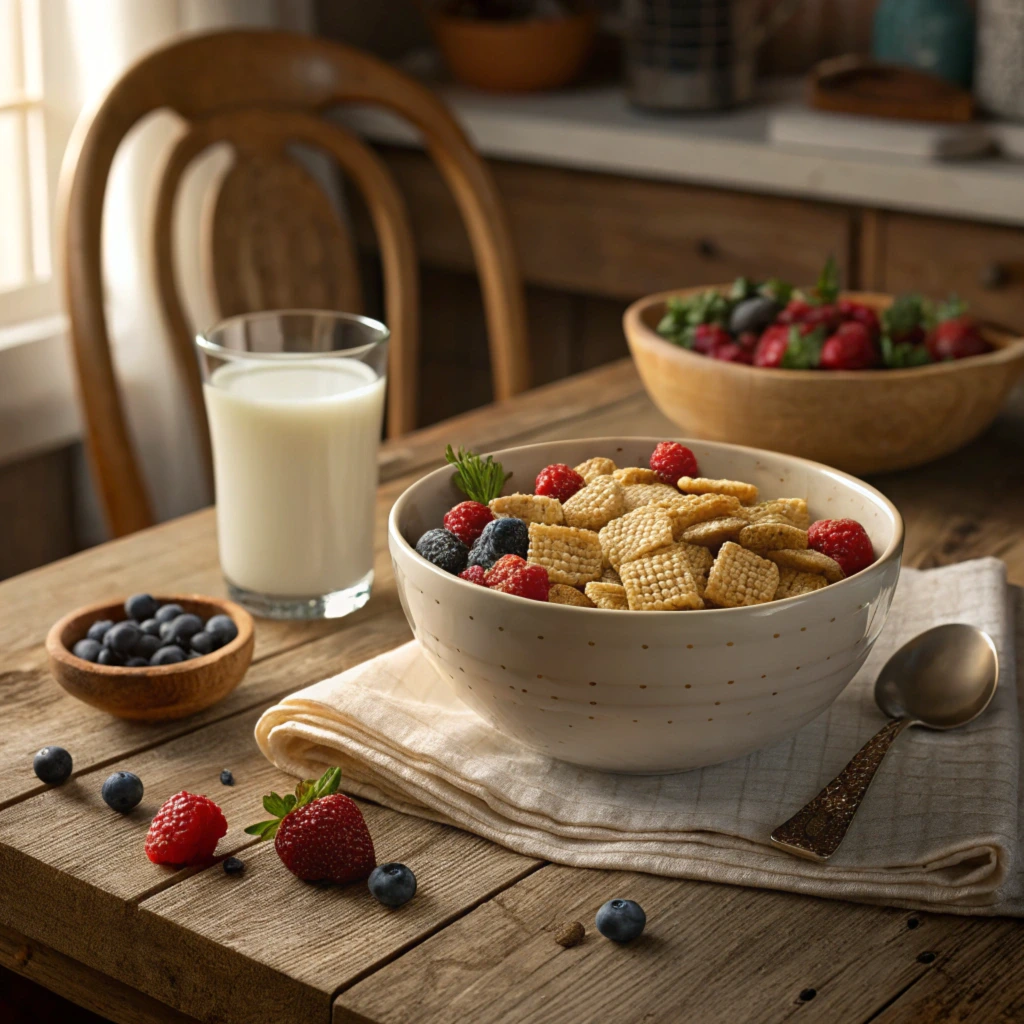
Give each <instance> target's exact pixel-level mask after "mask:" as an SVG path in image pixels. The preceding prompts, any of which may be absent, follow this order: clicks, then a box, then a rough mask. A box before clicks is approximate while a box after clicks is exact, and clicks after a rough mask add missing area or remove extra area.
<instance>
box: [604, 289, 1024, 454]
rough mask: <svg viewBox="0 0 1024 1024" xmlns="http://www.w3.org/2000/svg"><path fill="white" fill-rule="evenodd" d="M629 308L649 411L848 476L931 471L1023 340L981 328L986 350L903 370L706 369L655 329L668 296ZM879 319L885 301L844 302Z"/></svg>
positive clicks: (989, 408)
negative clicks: (868, 309)
mask: <svg viewBox="0 0 1024 1024" xmlns="http://www.w3.org/2000/svg"><path fill="white" fill-rule="evenodd" d="M703 290H704V289H701V288H691V289H686V290H683V291H673V292H662V293H660V294H658V295H650V296H648V297H647V298H645V299H640V300H639V301H637V302H634V303H633V305H631V306H630V307H629V309H627V310H626V313H625V315H624V317H623V326H624V328H625V332H626V338H627V340H628V341H629V348H630V351H631V352H632V355H633V360H634V362H635V363H636V367H637V370H638V371H639V373H640V378H641V380H642V381H643V383H644V387H645V388H646V389H647V393H648V394H649V395H650V396H651V399H652V400H653V402H654V404H655V405H656V406H657V407H658V408H659V409H660V410H661V411H662V412H663V413H664V414H665V415H666V416H667V417H668V418H669V419H670V420H672V422H673V423H676V424H678V426H679V428H680V431H681V433H682V434H684V435H690V436H694V437H703V438H707V439H709V440H712V441H729V442H731V443H733V444H742V445H750V446H753V447H758V448H770V449H773V450H774V451H779V452H787V453H788V454H791V455H800V456H803V457H804V458H807V459H814V460H815V461H816V462H825V463H828V464H829V465H831V466H836V467H838V468H839V469H843V470H845V471H846V472H848V473H858V474H863V473H881V472H886V471H889V470H896V469H907V468H909V467H910V466H919V465H922V464H923V463H925V462H931V461H932V460H933V459H937V458H939V457H940V456H942V455H947V454H948V453H949V452H952V451H955V450H956V449H957V448H960V447H962V446H963V445H965V444H967V443H968V442H969V441H971V440H973V439H974V438H975V437H977V436H978V434H980V433H981V432H982V431H983V430H984V429H985V428H986V427H987V426H988V425H989V424H990V423H991V422H992V420H993V419H995V416H996V413H998V411H999V407H1000V406H1001V405H1002V403H1003V400H1004V399H1005V398H1006V396H1007V394H1008V393H1009V391H1010V389H1011V388H1012V387H1013V385H1014V383H1015V382H1016V380H1017V379H1018V377H1019V376H1020V375H1021V373H1022V372H1024V339H1021V338H1018V337H1015V336H1014V335H1012V334H1010V333H1009V332H1007V331H1004V330H999V329H997V328H995V327H988V326H986V327H984V328H983V334H984V336H985V338H986V339H987V340H988V341H990V342H991V343H992V345H993V346H995V350H994V351H992V352H989V353H987V354H986V355H981V356H972V357H970V358H968V359H960V360H956V361H955V362H945V363H932V364H930V365H928V366H919V367H914V368H910V369H905V370H846V371H843V370H831V371H823V370H776V369H767V368H764V367H756V366H747V365H745V364H742V363H727V362H722V361H720V360H716V359H709V358H708V357H707V356H702V355H700V354H698V353H696V352H690V351H688V350H687V349H684V348H680V347H679V346H677V345H673V344H672V343H671V342H669V341H666V340H665V339H664V338H662V337H661V336H660V335H659V334H658V333H657V332H656V330H655V328H656V327H657V324H658V321H659V320H660V319H661V318H662V316H663V315H664V313H665V307H666V302H667V300H668V299H669V298H671V297H673V296H680V297H686V296H688V295H692V294H694V293H695V292H699V291H703ZM844 297H845V298H850V299H854V300H855V301H857V302H863V303H864V304H865V305H868V306H871V307H873V308H874V309H876V310H882V309H884V308H885V307H886V306H888V305H889V303H891V302H892V296H891V295H880V294H876V293H873V292H846V293H844Z"/></svg>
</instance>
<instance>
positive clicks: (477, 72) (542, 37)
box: [430, 12, 597, 92]
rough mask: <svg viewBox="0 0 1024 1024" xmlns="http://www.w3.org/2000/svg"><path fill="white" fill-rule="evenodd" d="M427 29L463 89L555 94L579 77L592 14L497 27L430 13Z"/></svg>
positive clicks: (590, 36) (500, 23) (594, 21)
mask: <svg viewBox="0 0 1024 1024" xmlns="http://www.w3.org/2000/svg"><path fill="white" fill-rule="evenodd" d="M430 26H431V28H432V30H433V32H434V38H435V39H436V40H437V45H438V48H439V49H440V50H441V53H442V54H443V56H444V59H445V62H446V63H447V65H448V68H449V70H450V71H451V73H452V75H454V77H455V78H456V79H457V80H458V81H460V82H462V83H463V84H464V85H471V86H474V87H475V88H477V89H487V90H490V91H492V92H536V91H538V90H541V89H558V88H560V87H561V86H563V85H568V84H569V83H570V82H571V81H573V79H575V78H576V77H577V75H579V73H580V71H581V70H582V69H583V65H584V63H585V62H586V59H587V57H588V56H589V54H590V47H591V44H592V43H593V40H594V31H595V29H596V27H597V15H596V14H595V13H594V12H588V13H585V14H575V15H572V16H570V17H567V18H530V19H527V20H524V21H510V22H503V21H480V20H477V19H475V18H459V17H455V16H453V15H447V14H433V15H431V16H430Z"/></svg>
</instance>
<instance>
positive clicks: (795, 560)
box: [764, 548, 846, 583]
mask: <svg viewBox="0 0 1024 1024" xmlns="http://www.w3.org/2000/svg"><path fill="white" fill-rule="evenodd" d="M764 557H765V558H770V559H771V560H772V561H773V562H774V563H775V564H776V565H778V566H780V567H782V568H783V569H797V570H799V571H800V572H816V573H820V574H821V575H822V576H824V577H825V579H826V580H828V582H829V583H838V582H839V581H840V580H843V579H846V574H845V573H844V572H843V570H842V569H841V568H840V567H839V563H838V562H837V561H835V560H834V559H832V558H829V557H828V555H823V554H822V553H821V552H820V551H815V550H813V549H812V548H807V549H806V550H804V549H797V550H794V549H789V548H787V549H783V550H780V551H766V552H765V553H764Z"/></svg>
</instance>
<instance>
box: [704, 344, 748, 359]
mask: <svg viewBox="0 0 1024 1024" xmlns="http://www.w3.org/2000/svg"><path fill="white" fill-rule="evenodd" d="M711 358H712V359H721V360H722V361H723V362H725V363H752V362H753V361H754V354H753V352H751V351H750V349H749V348H744V347H743V346H742V345H740V344H739V343H738V342H735V341H726V342H722V343H719V344H718V345H715V347H714V348H713V349H712V350H711Z"/></svg>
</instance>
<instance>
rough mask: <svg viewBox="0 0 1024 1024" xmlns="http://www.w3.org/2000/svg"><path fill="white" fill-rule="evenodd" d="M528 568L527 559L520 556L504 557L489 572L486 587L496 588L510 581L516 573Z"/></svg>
mask: <svg viewBox="0 0 1024 1024" xmlns="http://www.w3.org/2000/svg"><path fill="white" fill-rule="evenodd" d="M525 568H526V559H525V558H523V557H522V556H520V555H502V556H501V558H499V559H498V560H497V561H496V562H495V563H494V565H492V566H491V568H490V569H489V570H488V571H487V575H486V576H485V577H484V586H485V587H496V586H497V585H498V584H499V583H501V582H502V581H503V580H506V579H508V578H509V577H510V576H511V575H512V574H513V573H514V572H518V571H519V570H520V569H525Z"/></svg>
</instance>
